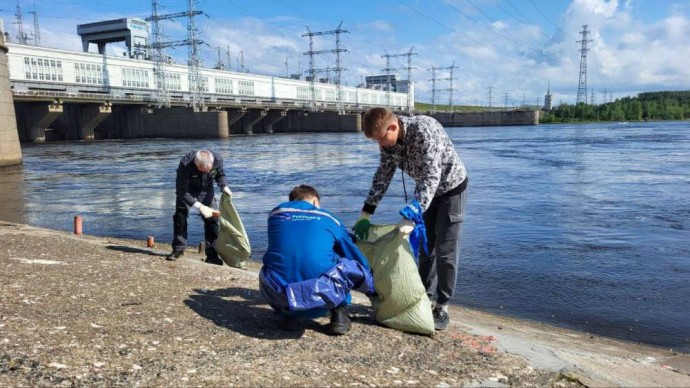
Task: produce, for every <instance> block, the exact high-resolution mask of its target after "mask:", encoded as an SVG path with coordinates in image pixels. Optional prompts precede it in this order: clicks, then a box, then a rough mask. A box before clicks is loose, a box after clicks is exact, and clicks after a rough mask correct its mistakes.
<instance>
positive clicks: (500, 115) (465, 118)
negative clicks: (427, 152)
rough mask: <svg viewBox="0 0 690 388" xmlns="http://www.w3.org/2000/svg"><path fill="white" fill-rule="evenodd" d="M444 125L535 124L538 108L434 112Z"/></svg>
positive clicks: (537, 122) (536, 122) (537, 120)
mask: <svg viewBox="0 0 690 388" xmlns="http://www.w3.org/2000/svg"><path fill="white" fill-rule="evenodd" d="M432 116H433V117H434V118H435V119H436V120H438V121H439V122H440V123H441V124H443V126H444V127H487V126H503V125H537V124H539V111H538V110H506V111H486V112H456V113H434V114H432Z"/></svg>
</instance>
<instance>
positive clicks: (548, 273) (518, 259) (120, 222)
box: [0, 122, 690, 352]
mask: <svg viewBox="0 0 690 388" xmlns="http://www.w3.org/2000/svg"><path fill="white" fill-rule="evenodd" d="M447 131H448V133H449V135H450V136H451V138H452V139H453V141H454V143H455V144H456V146H457V149H458V151H459V152H460V155H461V158H462V159H463V161H464V162H465V164H466V166H467V168H468V170H469V174H470V177H471V179H470V189H469V190H470V191H469V197H468V203H467V217H466V221H465V228H464V233H463V237H462V238H463V243H462V252H461V267H460V274H459V279H458V290H457V293H456V298H455V303H457V304H461V305H465V306H471V307H476V308H479V309H483V310H487V311H491V312H495V313H500V314H505V315H511V316H516V317H521V318H527V319H533V320H538V321H542V322H549V323H555V324H558V325H562V326H567V327H571V328H576V329H580V330H584V331H587V332H590V333H593V334H598V335H606V336H612V337H617V338H622V339H626V340H631V341H640V342H645V343H649V344H654V345H658V346H664V347H667V348H673V349H674V350H683V351H686V352H688V351H690V339H689V338H688V337H690V319H689V318H690V298H688V295H690V242H688V241H689V240H690V238H689V237H690V234H689V233H688V230H690V220H689V219H690V195H689V194H690V172H689V168H688V166H690V164H689V162H690V123H687V122H668V123H643V124H617V123H616V124H594V125H578V126H574V125H560V126H555V125H540V126H536V127H486V128H448V129H447ZM198 148H211V149H214V150H216V151H218V152H220V154H221V155H223V156H224V158H225V165H226V172H227V174H228V178H229V182H230V184H231V187H232V190H233V192H234V194H235V195H234V198H235V200H234V201H235V203H236V206H237V207H238V209H239V211H240V213H241V215H242V217H243V221H244V223H245V226H246V227H247V231H248V233H249V235H250V241H251V243H252V247H253V250H254V253H253V258H254V259H255V260H260V259H261V256H262V254H263V252H264V251H265V248H266V234H265V223H266V215H267V212H268V211H269V210H270V209H271V208H272V207H274V206H275V205H276V204H278V203H280V202H282V201H284V200H286V197H287V193H288V192H289V191H290V189H292V187H294V186H295V185H297V184H299V183H307V184H310V185H313V186H315V187H316V188H317V189H318V190H319V191H320V193H321V195H322V205H323V206H324V207H325V208H327V209H329V210H331V211H332V212H334V213H336V214H337V215H338V216H340V217H341V219H343V221H345V222H346V223H347V224H350V225H351V224H353V223H354V220H355V219H356V218H357V216H358V215H359V212H360V209H361V206H362V201H363V200H364V197H365V196H366V193H367V191H368V188H369V185H370V181H371V177H372V175H373V173H374V170H375V169H376V165H377V161H378V151H377V146H376V144H375V143H373V142H371V141H367V140H366V139H365V138H364V136H363V135H362V134H357V133H349V134H283V135H278V134H274V135H256V136H238V137H232V138H230V139H225V140H159V139H156V140H124V141H108V142H95V143H52V144H43V145H24V146H23V152H24V165H23V166H21V167H17V168H8V169H2V170H0V172H1V173H2V175H1V177H0V184H2V188H1V189H0V200H2V201H3V209H2V210H0V217H1V218H3V219H6V220H11V221H19V222H26V223H29V224H31V225H36V226H42V227H48V228H53V229H63V230H72V220H73V217H74V215H76V214H80V215H82V217H83V219H84V232H85V233H88V234H95V235H101V236H117V237H127V238H135V239H141V240H142V242H143V241H145V239H146V236H149V235H152V236H154V237H155V239H156V241H157V242H159V243H162V242H165V243H167V242H169V241H170V240H171V239H172V215H173V212H174V185H175V182H174V177H175V169H176V167H177V164H178V162H179V158H180V157H181V156H182V155H183V154H184V153H186V152H187V151H188V150H190V149H198ZM405 185H406V189H407V192H408V193H413V191H414V183H413V182H412V180H411V179H410V178H409V177H408V178H406V179H405ZM403 205H404V194H403V184H402V180H401V176H400V173H398V174H396V177H395V180H394V182H393V184H392V185H391V187H390V188H389V190H388V194H387V195H386V197H385V198H384V201H383V203H382V204H381V206H380V207H379V209H378V210H377V213H376V215H375V216H374V221H375V222H377V223H385V222H394V221H397V219H398V217H399V216H398V215H397V212H398V210H399V209H400V208H401V207H402V206H403ZM201 239H202V226H201V221H199V220H195V219H192V220H191V222H190V242H192V243H195V242H198V241H201Z"/></svg>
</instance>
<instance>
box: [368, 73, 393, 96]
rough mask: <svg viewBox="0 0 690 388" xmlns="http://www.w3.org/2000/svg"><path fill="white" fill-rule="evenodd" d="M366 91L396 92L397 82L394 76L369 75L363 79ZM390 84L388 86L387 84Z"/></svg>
mask: <svg viewBox="0 0 690 388" xmlns="http://www.w3.org/2000/svg"><path fill="white" fill-rule="evenodd" d="M364 82H365V85H366V88H367V89H374V90H390V91H391V92H396V91H397V81H396V76H395V74H391V75H385V74H384V75H370V76H368V77H364ZM389 82H390V84H389Z"/></svg>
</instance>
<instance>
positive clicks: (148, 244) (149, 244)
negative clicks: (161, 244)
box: [146, 236, 153, 248]
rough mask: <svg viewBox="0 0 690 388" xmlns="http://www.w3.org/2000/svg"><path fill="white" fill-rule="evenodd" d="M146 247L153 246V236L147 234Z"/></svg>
mask: <svg viewBox="0 0 690 388" xmlns="http://www.w3.org/2000/svg"><path fill="white" fill-rule="evenodd" d="M146 247H147V248H153V236H149V237H148V238H147V239H146Z"/></svg>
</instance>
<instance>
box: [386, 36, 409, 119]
mask: <svg viewBox="0 0 690 388" xmlns="http://www.w3.org/2000/svg"><path fill="white" fill-rule="evenodd" d="M413 55H417V53H415V52H414V47H411V48H410V51H408V52H406V53H401V54H388V52H387V51H386V54H385V55H382V56H381V58H386V68H385V69H383V71H385V72H386V84H387V85H386V106H390V100H391V71H393V70H407V110H408V111H410V110H411V109H412V103H411V101H410V90H412V69H414V67H412V56H413ZM395 57H407V67H391V58H395Z"/></svg>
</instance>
